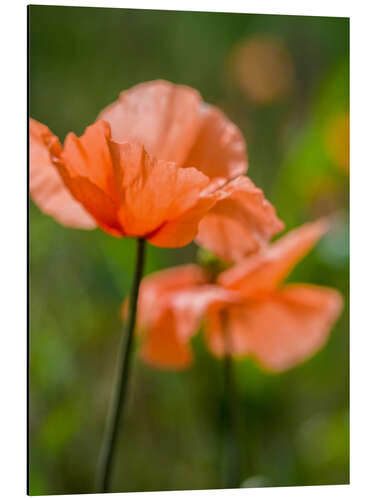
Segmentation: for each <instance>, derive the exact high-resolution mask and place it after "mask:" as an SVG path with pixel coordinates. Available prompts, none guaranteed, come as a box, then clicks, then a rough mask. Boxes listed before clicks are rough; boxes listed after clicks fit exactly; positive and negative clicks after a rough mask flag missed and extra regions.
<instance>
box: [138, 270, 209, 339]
mask: <svg viewBox="0 0 375 500" xmlns="http://www.w3.org/2000/svg"><path fill="white" fill-rule="evenodd" d="M206 282H207V277H206V275H205V273H204V271H203V270H202V268H201V267H199V266H197V265H195V264H186V265H184V266H177V267H171V268H169V269H165V270H163V271H158V272H155V273H152V274H150V275H149V276H147V277H145V278H143V280H142V282H141V286H140V290H139V300H138V311H137V316H138V325H139V327H140V328H142V329H145V328H148V326H149V325H150V323H152V318H153V315H155V313H156V312H157V311H158V310H159V311H160V310H161V308H162V305H168V302H167V303H165V302H164V301H163V302H162V303H161V302H160V301H161V299H162V298H163V297H165V296H166V295H168V296H169V292H174V291H178V290H181V289H184V288H186V287H193V286H198V285H202V284H204V283H206Z"/></svg>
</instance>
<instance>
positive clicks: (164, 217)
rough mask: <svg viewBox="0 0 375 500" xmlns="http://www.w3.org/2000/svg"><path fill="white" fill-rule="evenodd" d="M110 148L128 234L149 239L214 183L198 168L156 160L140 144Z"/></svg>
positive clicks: (127, 144)
mask: <svg viewBox="0 0 375 500" xmlns="http://www.w3.org/2000/svg"><path fill="white" fill-rule="evenodd" d="M109 145H110V150H111V155H112V161H113V165H114V171H115V175H116V182H117V184H118V186H119V189H120V204H121V207H120V211H119V217H120V220H121V222H122V226H123V228H124V231H125V233H126V234H127V235H130V236H144V237H146V238H147V239H149V238H148V236H149V235H152V234H153V233H155V231H158V230H159V228H161V227H162V226H163V225H165V224H166V223H167V222H168V221H171V220H175V219H178V218H179V217H180V216H182V215H184V214H185V213H186V212H187V211H188V210H190V209H191V208H192V207H194V206H195V205H196V204H197V202H198V200H199V198H200V194H201V192H202V190H204V188H205V187H206V186H207V185H208V184H209V182H210V180H209V178H208V177H206V176H205V175H204V174H202V173H201V172H199V170H197V169H195V168H181V167H179V166H178V165H177V164H175V163H171V162H165V161H163V160H156V159H155V158H154V157H151V156H150V155H148V153H147V152H146V151H145V149H144V148H143V146H141V145H140V144H138V143H122V144H119V143H116V142H114V141H109ZM192 239H193V236H192V237H191V238H190V240H187V243H189V242H190V241H191V240H192ZM150 241H151V239H150ZM184 244H186V243H184Z"/></svg>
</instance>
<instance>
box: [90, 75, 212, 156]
mask: <svg viewBox="0 0 375 500" xmlns="http://www.w3.org/2000/svg"><path fill="white" fill-rule="evenodd" d="M201 102H202V101H201V97H200V95H199V93H198V92H197V91H196V90H194V89H192V88H190V87H186V86H184V85H175V84H173V83H170V82H166V81H164V80H156V81H151V82H146V83H141V84H139V85H136V86H135V87H132V88H131V89H129V90H126V91H124V92H122V93H121V95H120V97H119V99H118V100H117V101H115V102H114V103H113V104H111V105H110V106H108V107H107V108H105V109H104V110H103V111H102V112H101V113H100V115H99V118H100V119H102V120H106V121H107V122H108V123H109V124H110V126H111V130H112V138H113V140H114V141H116V142H132V141H137V142H139V143H141V144H143V146H144V147H145V148H146V151H147V152H148V153H149V154H151V155H153V156H155V157H156V158H158V159H159V160H165V161H173V162H175V163H178V164H180V165H181V164H182V163H184V161H185V159H186V157H187V155H188V152H189V150H190V149H191V147H192V145H193V142H194V140H195V137H196V134H197V132H198V128H199V124H200V106H201Z"/></svg>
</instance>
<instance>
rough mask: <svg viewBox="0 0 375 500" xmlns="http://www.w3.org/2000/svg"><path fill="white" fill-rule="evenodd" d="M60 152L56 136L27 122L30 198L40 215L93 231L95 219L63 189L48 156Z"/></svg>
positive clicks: (41, 125)
mask: <svg viewBox="0 0 375 500" xmlns="http://www.w3.org/2000/svg"><path fill="white" fill-rule="evenodd" d="M50 147H51V148H52V149H54V152H55V154H60V153H61V146H60V143H59V141H58V139H57V137H56V136H54V135H53V134H52V133H51V132H50V130H49V129H48V127H46V126H45V125H43V124H41V123H39V122H37V121H36V120H33V119H30V151H29V154H30V156H29V168H30V177H29V178H30V195H31V198H32V199H33V200H34V202H35V203H36V205H38V207H39V208H40V209H41V210H42V212H44V213H46V214H48V215H51V216H52V217H53V218H54V219H56V220H57V221H58V222H59V223H60V224H63V225H64V226H70V227H75V228H79V229H93V228H95V227H96V223H95V220H94V219H93V218H92V217H91V215H90V214H89V213H88V212H87V211H86V210H85V208H84V207H83V206H82V205H81V204H80V203H79V202H78V201H76V200H75V199H74V198H73V196H72V195H71V194H70V192H69V190H68V189H67V188H66V186H65V184H64V182H63V180H62V179H61V177H60V175H59V172H58V170H57V169H56V167H55V165H54V163H53V161H52V159H51V155H50Z"/></svg>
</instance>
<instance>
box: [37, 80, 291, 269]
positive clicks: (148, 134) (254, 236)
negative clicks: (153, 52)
mask: <svg viewBox="0 0 375 500" xmlns="http://www.w3.org/2000/svg"><path fill="white" fill-rule="evenodd" d="M246 169H247V156H246V147H245V142H244V140H243V137H242V135H241V133H240V131H239V130H238V128H237V127H236V126H235V125H233V124H232V123H231V122H230V121H229V120H228V118H226V117H225V115H224V114H223V113H222V112H221V111H219V110H218V109H217V108H215V107H213V106H210V105H207V104H205V103H203V102H202V100H201V98H200V95H199V93H198V92H197V91H195V90H194V89H191V88H189V87H185V86H179V85H174V84H172V83H169V82H164V81H156V82H149V83H144V84H141V85H137V86H136V87H134V88H132V89H130V90H128V91H125V92H123V93H122V94H121V96H120V98H119V100H118V101H116V102H115V103H113V104H112V105H110V106H109V107H107V108H106V109H104V110H103V111H102V112H101V114H100V115H99V119H98V121H96V122H95V123H94V124H93V125H91V126H89V127H87V129H86V131H85V133H84V134H83V135H82V137H79V138H78V137H77V136H75V135H74V134H73V133H70V134H68V136H67V137H66V139H65V143H64V146H63V147H62V146H61V144H60V142H59V140H58V139H57V137H56V136H54V135H53V134H52V133H51V132H50V130H49V129H48V128H47V127H46V126H45V125H42V124H41V123H39V122H37V121H35V120H32V119H31V120H30V192H31V197H32V198H33V200H34V201H35V203H36V204H37V205H38V206H39V207H40V209H41V210H42V211H43V212H45V213H47V214H49V215H51V216H52V217H54V218H55V219H56V220H57V221H58V222H60V223H61V224H64V225H67V226H71V227H77V228H83V229H91V228H94V227H96V226H99V227H100V228H101V229H103V230H104V231H106V232H107V233H109V234H112V235H114V236H132V237H143V238H146V239H147V240H148V241H149V242H150V243H152V244H154V245H156V246H162V247H177V246H183V245H186V244H187V243H189V242H190V241H191V240H192V239H193V238H194V237H195V236H196V235H197V233H198V241H200V242H201V244H202V245H204V246H206V247H207V248H209V249H210V250H212V251H214V252H215V250H217V252H216V253H218V255H221V256H223V257H225V258H228V260H233V259H235V258H237V257H238V255H241V256H242V255H243V253H244V252H245V253H248V252H250V251H253V250H255V249H257V248H258V247H259V245H261V244H264V242H266V241H267V240H268V239H269V238H270V237H271V236H272V235H273V234H276V233H277V232H278V231H280V230H281V229H282V223H281V221H280V220H279V219H278V218H277V216H276V213H275V210H274V208H273V206H272V205H271V204H270V203H269V202H268V201H267V200H265V198H264V196H263V193H262V191H261V190H260V189H258V188H256V187H255V186H254V184H253V183H252V182H251V181H250V179H248V178H247V177H244V176H242V175H241V174H243V173H244V172H246ZM213 208H215V211H213V212H211V210H212V209H213ZM207 214H210V219H211V221H212V223H210V220H207V219H206V220H205V216H206V215H207ZM201 221H202V222H204V223H203V224H202V228H201V227H200V226H201V225H200V222H201ZM220 223H222V224H224V225H225V226H226V227H227V226H228V227H229V226H230V227H231V226H233V227H236V231H234V230H233V234H234V235H236V236H234V237H236V238H237V240H238V247H236V249H235V250H231V246H230V245H227V246H225V245H224V244H223V242H222V241H220V240H219V239H218V235H217V232H215V225H218V224H220ZM198 226H199V228H198ZM198 229H199V230H198ZM244 232H245V233H246V234H247V238H246V239H245V240H246V244H245V245H244V244H243V243H240V242H241V238H242V236H243V234H244ZM220 249H222V251H221V252H220ZM223 249H225V252H224V253H225V256H224V255H223Z"/></svg>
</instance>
